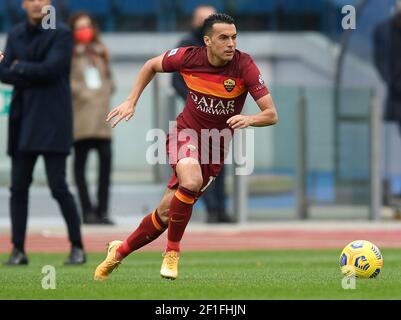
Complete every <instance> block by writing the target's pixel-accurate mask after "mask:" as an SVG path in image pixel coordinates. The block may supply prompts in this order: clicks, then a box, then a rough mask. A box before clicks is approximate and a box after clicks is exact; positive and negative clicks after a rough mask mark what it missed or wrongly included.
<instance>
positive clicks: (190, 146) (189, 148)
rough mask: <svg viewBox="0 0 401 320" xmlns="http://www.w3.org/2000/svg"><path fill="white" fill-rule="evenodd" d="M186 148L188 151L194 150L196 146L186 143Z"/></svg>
mask: <svg viewBox="0 0 401 320" xmlns="http://www.w3.org/2000/svg"><path fill="white" fill-rule="evenodd" d="M187 148H188V150H189V151H191V152H194V151H195V150H196V147H195V146H194V145H193V144H188V145H187Z"/></svg>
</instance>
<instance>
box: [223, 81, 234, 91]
mask: <svg viewBox="0 0 401 320" xmlns="http://www.w3.org/2000/svg"><path fill="white" fill-rule="evenodd" d="M235 85H236V83H235V80H233V79H227V80H225V81H224V88H226V90H227V91H228V92H231V91H233V90H234V88H235Z"/></svg>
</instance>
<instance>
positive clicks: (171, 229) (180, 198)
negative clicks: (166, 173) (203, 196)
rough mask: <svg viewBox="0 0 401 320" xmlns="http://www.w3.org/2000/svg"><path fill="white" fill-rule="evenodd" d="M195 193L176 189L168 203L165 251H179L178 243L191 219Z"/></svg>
mask: <svg viewBox="0 0 401 320" xmlns="http://www.w3.org/2000/svg"><path fill="white" fill-rule="evenodd" d="M196 195H197V192H193V191H191V190H188V189H185V188H184V187H178V190H177V191H176V193H175V195H174V197H173V199H172V200H171V203H170V210H169V213H168V236H167V238H168V243H167V250H166V252H168V251H171V250H174V251H177V252H179V251H180V241H181V239H182V236H183V235H184V231H185V228H186V227H187V224H188V222H189V219H191V215H192V208H193V205H194V202H195V197H196Z"/></svg>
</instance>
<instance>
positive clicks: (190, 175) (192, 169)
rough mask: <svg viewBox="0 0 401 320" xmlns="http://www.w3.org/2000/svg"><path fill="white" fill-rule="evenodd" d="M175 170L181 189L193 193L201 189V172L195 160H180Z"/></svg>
mask: <svg viewBox="0 0 401 320" xmlns="http://www.w3.org/2000/svg"><path fill="white" fill-rule="evenodd" d="M176 170H177V173H178V180H179V184H180V186H181V187H184V188H186V189H188V190H191V191H194V192H198V191H199V190H200V189H201V188H202V184H203V178H202V171H201V168H200V165H199V162H198V161H197V160H196V159H193V158H185V159H181V160H180V161H179V162H178V164H177V168H176Z"/></svg>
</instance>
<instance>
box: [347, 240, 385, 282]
mask: <svg viewBox="0 0 401 320" xmlns="http://www.w3.org/2000/svg"><path fill="white" fill-rule="evenodd" d="M382 267H383V256H382V254H381V253H380V250H379V248H378V247H377V246H375V245H374V244H373V243H371V242H369V241H366V240H356V241H353V242H351V243H349V244H348V245H347V246H346V247H345V248H344V250H343V251H342V252H341V255H340V268H341V272H342V273H343V274H344V275H345V276H347V277H352V276H355V277H356V278H365V279H366V278H375V277H377V276H378V275H379V273H380V270H381V269H382Z"/></svg>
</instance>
